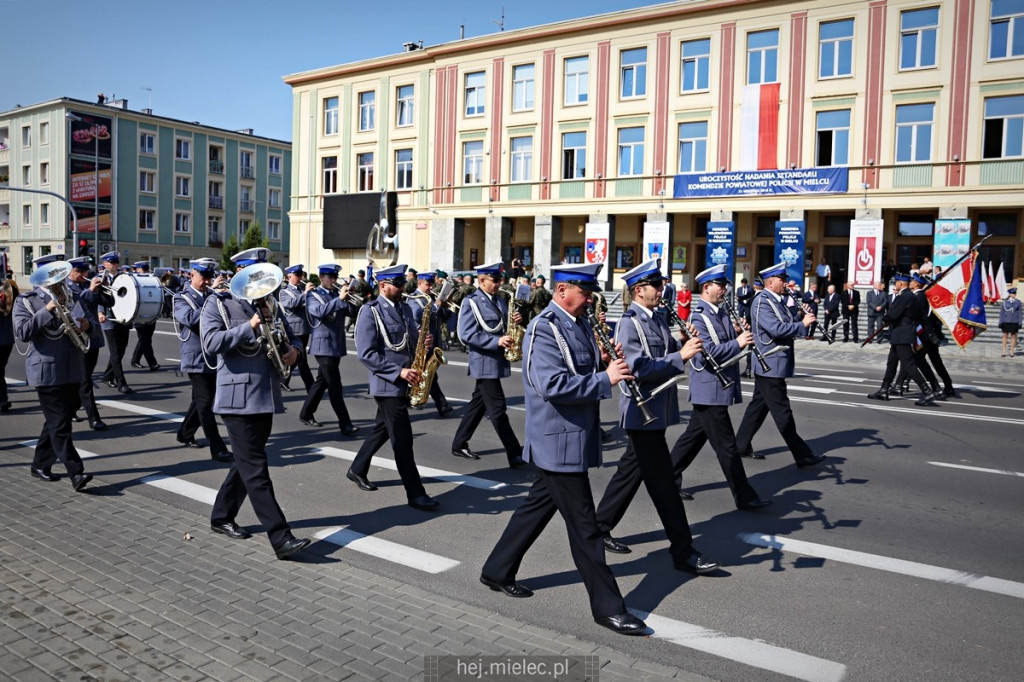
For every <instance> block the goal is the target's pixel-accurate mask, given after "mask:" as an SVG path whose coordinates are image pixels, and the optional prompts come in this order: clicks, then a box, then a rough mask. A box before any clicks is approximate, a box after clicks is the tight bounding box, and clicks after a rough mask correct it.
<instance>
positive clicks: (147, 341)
mask: <svg viewBox="0 0 1024 682" xmlns="http://www.w3.org/2000/svg"><path fill="white" fill-rule="evenodd" d="M132 268H133V269H134V270H135V274H137V275H148V274H149V261H148V260H140V261H137V262H135V263H132ZM134 326H135V334H136V336H138V341H136V342H135V350H133V351H132V367H136V368H138V369H142V364H141V363H140V360H142V358H143V357H145V358H146V364H147V365H148V366H149V371H150V372H155V371H157V370H158V369H160V365H159V363H157V361H156V356H155V355H154V354H153V334H155V333H156V318H153V321H152V322H144V323H140V322H136V323H135V324H134Z"/></svg>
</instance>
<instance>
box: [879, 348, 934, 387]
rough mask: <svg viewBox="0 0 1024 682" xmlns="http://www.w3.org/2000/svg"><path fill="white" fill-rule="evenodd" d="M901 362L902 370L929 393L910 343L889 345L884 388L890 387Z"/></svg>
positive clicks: (883, 379) (883, 381) (883, 378)
mask: <svg viewBox="0 0 1024 682" xmlns="http://www.w3.org/2000/svg"><path fill="white" fill-rule="evenodd" d="M897 364H899V366H900V369H901V371H905V372H906V375H907V376H908V377H910V378H911V379H913V380H914V383H915V384H917V387H918V388H920V389H921V392H922V393H928V391H929V388H928V386H927V385H926V384H925V381H924V376H922V374H921V370H920V369H918V367H917V360H916V359H915V358H914V349H913V348H912V347H911V345H910V344H909V343H894V344H892V345H890V346H889V357H888V358H887V360H886V363H885V376H884V377H882V388H889V386H890V385H891V384H892V381H893V379H895V378H896V366H897Z"/></svg>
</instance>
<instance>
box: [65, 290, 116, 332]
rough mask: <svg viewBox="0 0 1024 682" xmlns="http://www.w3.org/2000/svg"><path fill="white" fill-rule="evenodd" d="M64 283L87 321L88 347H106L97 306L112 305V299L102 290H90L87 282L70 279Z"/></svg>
mask: <svg viewBox="0 0 1024 682" xmlns="http://www.w3.org/2000/svg"><path fill="white" fill-rule="evenodd" d="M66 281H67V285H68V289H70V290H71V293H72V294H74V295H75V297H76V298H77V299H78V301H79V302H80V303H81V304H82V310H84V311H85V317H86V318H87V319H88V320H89V347H90V348H103V346H104V345H106V341H105V340H104V338H103V328H102V327H100V318H99V306H101V305H102V306H111V305H114V297H113V296H111V295H110V294H108V293H106V292H104V291H103V290H102V289H98V290H97V291H93V290H92V289H90V288H89V280H86V283H85V284H79V283H78V282H72V281H71V280H70V279H69V280H66Z"/></svg>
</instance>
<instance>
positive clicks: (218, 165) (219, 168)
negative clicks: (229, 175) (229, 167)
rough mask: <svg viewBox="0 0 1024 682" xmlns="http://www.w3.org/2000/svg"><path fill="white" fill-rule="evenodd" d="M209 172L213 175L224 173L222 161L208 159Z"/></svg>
mask: <svg viewBox="0 0 1024 682" xmlns="http://www.w3.org/2000/svg"><path fill="white" fill-rule="evenodd" d="M210 173H212V174H214V175H224V162H223V161H210Z"/></svg>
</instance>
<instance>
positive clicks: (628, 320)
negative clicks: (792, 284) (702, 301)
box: [597, 258, 719, 574]
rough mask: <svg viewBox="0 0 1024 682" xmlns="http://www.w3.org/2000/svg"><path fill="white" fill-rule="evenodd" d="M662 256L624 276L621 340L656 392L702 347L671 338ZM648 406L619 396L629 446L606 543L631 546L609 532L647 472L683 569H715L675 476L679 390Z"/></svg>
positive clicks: (611, 500)
mask: <svg viewBox="0 0 1024 682" xmlns="http://www.w3.org/2000/svg"><path fill="white" fill-rule="evenodd" d="M660 261H661V259H660V258H656V259H654V260H649V261H646V262H645V263H641V264H640V265H638V266H636V267H635V268H633V269H632V270H630V271H629V272H627V273H626V274H625V275H623V277H622V279H623V280H624V281H625V283H626V286H627V287H629V292H630V296H631V298H632V302H631V303H630V306H629V308H628V309H627V310H626V311H625V312H624V313H623V314H622V318H621V319H620V320H619V325H618V328H617V333H616V341H618V342H619V343H620V344H621V345H622V352H623V354H624V355H625V360H626V364H627V365H628V366H629V372H630V374H632V375H633V376H634V377H635V378H636V381H637V383H638V385H639V388H640V392H641V393H642V394H643V395H650V393H651V391H652V390H653V389H654V388H656V387H657V386H658V385H659V384H661V383H662V382H664V381H666V380H667V379H671V378H672V377H674V376H678V375H680V374H682V373H683V371H684V370H685V368H686V361H687V360H689V359H690V358H692V357H693V356H695V355H696V354H697V353H699V352H700V348H701V342H700V339H698V338H697V337H696V336H694V337H693V338H691V339H689V340H688V341H686V343H685V344H683V343H680V341H678V340H676V339H674V338H672V330H671V328H669V326H668V324H667V323H666V322H665V321H664V318H663V316H661V315H657V314H655V309H656V308H657V306H658V304H659V303H660V302H661V300H662V298H661V296H662V288H663V286H664V280H663V279H662V274H661V262H660ZM647 407H648V408H649V409H650V411H651V413H652V414H653V415H654V417H655V420H654V421H653V422H651V423H649V424H645V423H644V417H643V416H642V415H641V413H640V409H639V408H638V407H637V405H636V403H635V402H634V401H633V399H632V397H631V396H629V395H625V394H622V395H620V396H619V426H621V427H622V428H624V429H625V430H626V436H627V437H628V438H629V447H628V448H627V449H626V452H625V454H623V456H622V459H621V460H619V466H618V469H617V470H616V471H615V475H614V476H613V477H612V480H611V481H610V482H609V483H608V487H607V489H605V493H604V496H603V497H602V498H601V503H600V504H599V505H598V508H597V527H598V529H599V530H600V531H601V532H602V534H603V542H604V547H605V549H606V550H608V551H610V552H614V553H619V554H626V553H628V552H629V551H630V549H629V547H627V546H626V545H625V544H623V543H621V542H618V541H617V540H615V539H613V538H612V537H611V535H610V533H611V530H612V529H613V528H614V527H615V526H616V525H617V524H618V522H619V521H620V520H621V519H622V516H623V514H625V512H626V508H627V507H628V506H629V503H630V502H631V501H632V500H633V496H634V495H635V494H636V491H637V489H638V488H639V487H640V481H641V479H642V480H643V482H644V485H645V486H646V487H647V492H648V494H649V495H650V496H651V501H652V502H653V503H654V508H655V510H657V512H658V518H660V519H661V524H662V526H663V527H664V528H665V534H666V535H667V536H668V539H669V554H670V555H671V556H672V563H673V565H674V566H675V567H676V568H677V569H679V570H681V571H689V572H691V573H697V574H700V573H710V572H711V571H714V570H716V569H718V567H719V564H718V563H717V562H715V561H712V560H710V559H707V558H705V557H704V556H703V555H702V554H701V553H700V552H698V551H697V550H696V549H694V547H693V536H692V535H691V534H690V524H689V522H688V521H687V520H686V510H685V509H684V508H683V502H682V500H681V499H680V498H679V487H678V486H677V485H676V484H675V482H674V478H675V476H674V473H673V467H672V459H671V457H670V455H669V449H668V443H667V442H666V441H665V430H666V429H667V428H668V427H669V426H673V425H675V424H678V423H679V398H678V397H677V391H676V390H674V389H671V390H668V391H662V392H661V393H660V394H658V395H657V396H656V397H655V398H652V399H651V400H650V401H649V402H648V403H647Z"/></svg>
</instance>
